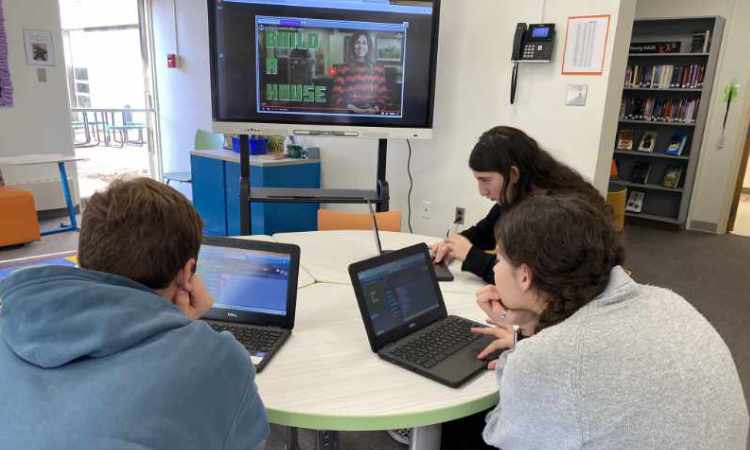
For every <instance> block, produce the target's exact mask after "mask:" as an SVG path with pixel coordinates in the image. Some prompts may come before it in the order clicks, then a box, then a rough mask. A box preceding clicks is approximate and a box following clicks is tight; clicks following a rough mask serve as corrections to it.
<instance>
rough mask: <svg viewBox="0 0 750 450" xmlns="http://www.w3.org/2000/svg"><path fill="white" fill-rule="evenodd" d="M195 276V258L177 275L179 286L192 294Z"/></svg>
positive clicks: (188, 261)
mask: <svg viewBox="0 0 750 450" xmlns="http://www.w3.org/2000/svg"><path fill="white" fill-rule="evenodd" d="M193 274H195V258H190V259H188V260H187V262H186V263H185V265H184V266H182V269H180V271H179V272H178V273H177V286H178V287H179V288H180V289H182V290H184V291H187V292H192V291H193Z"/></svg>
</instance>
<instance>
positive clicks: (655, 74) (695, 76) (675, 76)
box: [625, 64, 706, 89]
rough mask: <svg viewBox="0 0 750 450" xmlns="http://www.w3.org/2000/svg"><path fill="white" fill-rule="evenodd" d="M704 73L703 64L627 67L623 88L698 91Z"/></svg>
mask: <svg viewBox="0 0 750 450" xmlns="http://www.w3.org/2000/svg"><path fill="white" fill-rule="evenodd" d="M705 72H706V66H705V65H703V64H686V65H677V66H675V65H672V64H662V65H657V66H640V65H637V64H636V65H629V66H628V68H627V69H626V70H625V87H626V88H658V89H666V88H682V89H700V88H702V87H703V77H704V76H705Z"/></svg>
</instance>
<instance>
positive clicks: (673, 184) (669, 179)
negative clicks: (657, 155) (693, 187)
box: [661, 165, 683, 189]
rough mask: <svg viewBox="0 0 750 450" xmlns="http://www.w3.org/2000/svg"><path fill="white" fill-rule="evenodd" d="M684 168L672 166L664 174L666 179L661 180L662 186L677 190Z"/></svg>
mask: <svg viewBox="0 0 750 450" xmlns="http://www.w3.org/2000/svg"><path fill="white" fill-rule="evenodd" d="M682 170H683V169H682V166H678V165H670V166H668V167H667V170H666V171H665V172H664V178H662V180H661V185H662V186H664V187H666V188H671V189H677V186H679V184H680V179H681V178H682Z"/></svg>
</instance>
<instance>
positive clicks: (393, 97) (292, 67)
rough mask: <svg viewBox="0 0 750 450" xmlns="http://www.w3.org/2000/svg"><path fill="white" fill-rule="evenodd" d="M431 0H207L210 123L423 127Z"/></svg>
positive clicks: (432, 39) (432, 31)
mask: <svg viewBox="0 0 750 450" xmlns="http://www.w3.org/2000/svg"><path fill="white" fill-rule="evenodd" d="M438 10H439V2H438V0H419V1H415V0H409V1H401V0H212V2H211V3H209V19H210V22H209V23H210V26H209V37H210V40H211V83H212V102H213V117H214V120H216V121H222V122H223V121H228V122H250V123H264V124H265V123H268V124H314V125H334V126H338V125H345V126H367V127H375V126H382V127H386V128H391V127H393V128H410V127H415V128H431V127H432V108H433V93H434V75H435V66H436V61H437V48H436V46H437V28H438V16H439V14H436V13H437V12H438Z"/></svg>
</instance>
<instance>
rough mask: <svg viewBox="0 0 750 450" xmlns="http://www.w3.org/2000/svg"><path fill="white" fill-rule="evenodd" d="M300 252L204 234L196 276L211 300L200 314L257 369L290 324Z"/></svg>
mask: <svg viewBox="0 0 750 450" xmlns="http://www.w3.org/2000/svg"><path fill="white" fill-rule="evenodd" d="M299 255H300V250H299V247H298V246H296V245H291V244H279V243H275V242H260V241H248V240H244V239H233V238H223V237H204V238H203V244H202V245H201V249H200V253H199V254H198V275H200V277H201V279H202V280H203V283H204V284H205V285H206V289H207V290H208V292H209V293H210V294H211V295H212V296H213V298H214V305H213V307H212V308H211V310H209V311H208V313H206V314H205V315H204V316H203V318H202V319H203V320H205V321H206V322H207V323H208V324H209V325H210V326H211V327H212V328H213V329H215V330H216V331H229V332H230V333H232V334H233V335H234V337H235V338H236V339H237V341H239V342H240V343H241V344H242V345H243V346H244V347H245V348H246V349H247V351H248V353H249V355H250V360H251V361H252V363H253V365H255V370H256V371H257V372H260V371H262V370H263V368H264V367H265V366H266V365H267V364H268V363H269V362H270V361H271V359H272V358H273V357H274V355H275V354H276V353H277V352H278V351H279V349H281V347H282V345H284V342H286V340H287V339H288V338H289V336H290V335H291V333H292V328H294V311H295V307H296V304H297V275H298V272H299Z"/></svg>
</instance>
